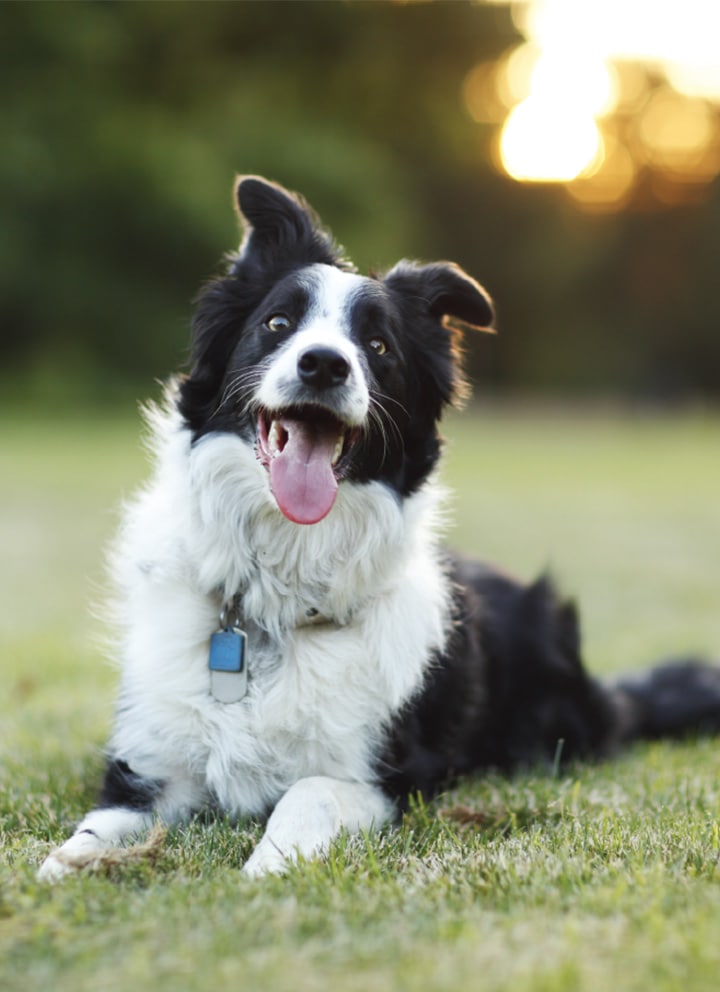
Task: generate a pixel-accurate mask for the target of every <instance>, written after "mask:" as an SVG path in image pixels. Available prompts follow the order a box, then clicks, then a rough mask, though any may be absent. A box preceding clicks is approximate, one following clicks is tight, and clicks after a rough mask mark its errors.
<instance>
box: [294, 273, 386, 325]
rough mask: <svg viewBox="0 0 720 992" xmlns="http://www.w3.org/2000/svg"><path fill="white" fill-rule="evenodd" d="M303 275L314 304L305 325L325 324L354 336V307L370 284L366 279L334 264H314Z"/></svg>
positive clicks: (311, 302)
mask: <svg viewBox="0 0 720 992" xmlns="http://www.w3.org/2000/svg"><path fill="white" fill-rule="evenodd" d="M303 275H304V276H305V277H306V278H307V285H308V288H309V290H310V305H309V307H308V311H307V314H306V316H305V320H304V321H303V324H305V323H307V322H312V323H315V322H322V323H326V322H327V323H328V324H332V326H333V327H334V328H335V329H336V330H337V331H339V332H340V333H341V334H344V335H345V336H346V337H349V336H350V322H351V313H352V306H353V303H354V302H355V299H356V298H357V297H358V296H359V295H360V293H361V292H362V291H363V289H366V288H367V287H368V285H373V283H372V281H371V280H370V279H368V278H367V277H366V276H359V275H357V274H356V273H354V272H343V270H342V269H338V268H336V267H335V266H334V265H311V266H308V268H307V269H306V270H305V272H304V273H303Z"/></svg>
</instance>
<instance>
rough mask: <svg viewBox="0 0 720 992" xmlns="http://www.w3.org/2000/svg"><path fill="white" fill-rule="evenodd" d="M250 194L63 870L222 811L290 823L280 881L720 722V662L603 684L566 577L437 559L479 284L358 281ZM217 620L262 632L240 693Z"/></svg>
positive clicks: (130, 526) (56, 866)
mask: <svg viewBox="0 0 720 992" xmlns="http://www.w3.org/2000/svg"><path fill="white" fill-rule="evenodd" d="M237 196H238V206H239V210H240V213H241V217H242V219H243V221H244V224H245V238H244V241H243V243H242V245H241V247H240V250H239V252H238V253H237V254H234V255H232V256H230V258H229V260H228V265H227V270H226V272H225V274H224V275H222V276H221V277H219V278H218V279H215V280H213V281H212V282H211V283H210V284H209V285H208V286H206V287H205V289H204V290H203V292H202V294H201V296H200V298H199V300H198V305H197V311H196V316H195V321H194V337H193V358H192V370H191V372H190V373H189V375H188V376H186V377H183V378H179V379H178V380H176V381H175V382H174V383H173V384H172V385H171V387H170V388H169V391H168V395H167V400H166V404H165V406H164V407H163V408H162V409H157V410H153V411H152V412H151V414H150V418H149V419H150V425H151V429H152V437H153V445H154V462H155V464H154V473H153V476H152V478H151V481H150V482H149V484H148V485H147V487H146V488H145V489H144V490H143V491H142V492H141V493H140V494H139V495H138V496H137V498H136V499H135V501H134V502H133V503H132V504H131V505H130V506H129V507H128V508H127V511H126V515H125V522H124V526H123V528H122V530H121V533H120V535H119V538H118V541H117V543H116V547H115V552H114V554H113V558H112V573H113V578H114V581H115V585H116V589H117V603H118V629H119V634H118V641H117V649H118V654H119V655H120V657H121V661H122V678H121V686H120V696H119V702H118V707H117V713H116V718H115V726H114V731H113V734H112V738H111V741H110V744H109V748H108V765H107V771H106V776H105V782H104V785H103V788H102V791H101V795H100V801H99V804H98V807H97V808H96V809H95V810H93V811H91V812H90V813H89V814H88V815H87V816H86V817H85V819H84V820H83V821H82V822H81V823H80V824H79V826H78V827H77V830H76V832H75V833H74V834H73V836H72V837H71V838H70V839H69V840H68V841H66V843H65V844H64V845H63V846H62V847H61V848H60V849H59V850H58V851H55V852H53V853H51V854H50V855H49V856H48V858H47V859H46V861H45V862H44V864H43V866H42V868H41V877H43V878H46V879H49V880H54V879H57V878H59V877H61V876H62V875H64V874H66V873H67V872H68V871H69V870H71V867H72V865H73V864H79V863H83V862H86V861H87V859H88V857H92V855H93V853H94V852H98V851H102V850H106V849H108V848H110V847H112V846H113V845H117V844H120V843H122V842H123V841H124V840H125V839H126V838H128V837H129V836H132V835H135V834H137V833H138V832H139V831H141V830H144V829H146V828H147V827H149V826H150V825H151V824H152V823H153V822H154V820H155V819H156V818H160V819H162V820H164V821H166V822H169V823H172V822H177V821H178V820H182V819H183V818H187V817H189V816H190V815H192V814H193V812H195V811H197V810H200V809H203V808H205V807H209V806H210V807H216V808H217V807H219V808H220V809H222V810H225V811H227V812H228V813H230V814H232V815H233V816H235V817H238V818H240V817H245V816H259V817H265V816H268V815H269V819H268V822H267V827H266V832H265V834H264V837H263V839H262V840H261V842H260V844H259V845H258V847H257V848H256V850H255V851H254V853H253V855H252V856H251V858H250V860H249V861H248V862H247V864H246V865H245V869H244V870H245V871H246V872H247V873H248V874H252V875H259V874H263V873H265V872H268V871H281V870H282V869H283V867H284V866H285V865H286V864H287V862H288V861H289V860H292V859H293V858H295V857H297V855H298V854H301V855H303V856H310V855H317V854H321V853H322V852H323V851H325V850H326V849H327V846H328V844H329V843H330V841H331V840H332V839H333V837H335V836H336V835H337V834H338V832H339V831H340V830H342V829H346V830H349V831H357V830H361V829H369V828H371V827H373V826H375V827H377V826H380V825H381V824H383V823H384V822H386V821H388V820H390V819H391V818H393V817H394V816H395V815H396V814H397V812H398V811H399V810H401V809H402V807H403V804H404V802H405V801H406V799H407V796H408V795H410V794H411V793H413V792H416V791H421V792H423V793H425V794H431V793H432V792H433V791H435V790H436V789H438V788H439V787H441V786H442V785H443V783H446V782H447V781H448V780H449V779H450V778H452V777H453V776H455V775H458V774H461V773H467V772H471V771H477V770H480V769H483V768H489V767H495V768H500V769H505V770H511V769H512V768H515V767H517V766H518V765H529V764H532V763H536V762H538V761H551V760H554V759H555V758H556V757H557V756H558V754H560V753H561V754H562V757H563V758H564V759H565V758H569V757H594V756H598V755H604V754H607V753H609V752H610V751H612V750H613V749H614V748H615V747H616V746H617V745H618V744H619V743H621V742H622V741H625V740H628V739H631V738H633V737H637V736H641V735H656V734H664V733H670V734H674V733H682V732H686V731H688V730H693V729H707V730H717V729H719V728H720V675H719V674H718V671H717V670H716V669H714V668H711V667H708V666H705V665H702V664H701V663H699V662H694V661H683V662H676V663H674V664H670V665H668V666H665V667H663V668H661V669H658V670H656V671H655V672H653V673H651V674H650V675H649V676H647V677H645V678H644V679H640V680H638V681H636V682H632V683H627V684H621V685H618V686H615V687H606V686H602V685H601V684H600V683H598V682H596V681H595V680H593V679H592V678H590V677H589V676H588V675H587V674H586V672H585V671H584V669H583V666H582V663H581V660H580V647H579V637H578V626H577V620H576V614H575V609H574V607H573V605H572V604H570V603H566V602H563V601H561V600H559V599H558V597H557V595H556V593H555V591H554V589H553V587H552V585H551V583H550V582H549V581H548V580H547V579H541V580H539V581H538V582H537V583H535V584H533V585H531V586H527V587H526V586H523V585H522V584H520V583H517V582H515V581H514V580H513V579H510V578H508V577H505V576H503V575H500V574H498V573H496V572H493V571H491V570H489V569H487V568H485V567H483V566H481V565H478V564H476V563H472V562H465V561H461V560H459V559H457V558H454V557H452V556H451V555H449V554H448V553H447V552H446V551H445V550H444V549H443V547H442V545H441V543H440V541H439V538H438V520H439V508H440V504H441V501H442V500H441V497H442V494H441V492H440V490H439V489H438V486H437V483H436V480H435V469H436V465H437V462H438V458H439V455H440V447H441V445H440V437H439V434H438V422H439V420H440V417H441V414H442V412H443V409H444V408H445V407H446V406H447V404H449V403H451V402H452V401H453V400H454V399H455V398H456V397H457V396H458V395H459V394H460V393H461V392H462V390H463V380H462V375H461V372H460V366H459V360H458V347H457V345H458V333H457V330H455V329H453V326H452V324H451V320H452V318H455V319H456V320H458V321H462V322H464V323H465V324H469V325H473V326H476V327H485V326H487V325H488V324H489V323H490V322H491V319H492V307H491V303H490V300H489V298H488V296H487V294H486V293H485V291H484V290H483V289H482V288H481V287H480V286H479V285H478V284H477V283H476V282H475V281H474V280H472V279H471V278H470V277H469V276H468V275H467V274H466V273H464V272H462V271H461V270H460V269H459V268H458V267H457V266H454V265H452V264H451V263H446V262H443V263H436V264H433V265H419V264H415V263H410V262H400V263H399V264H398V265H397V266H395V267H394V268H393V269H392V270H391V271H390V272H388V273H387V274H386V275H384V276H382V277H377V278H376V277H372V278H370V277H364V276H361V275H358V274H357V273H356V272H355V271H354V269H353V268H352V266H351V265H350V263H349V262H347V261H346V260H345V259H344V258H343V257H342V255H341V253H340V251H339V249H338V248H337V247H336V246H335V245H334V243H333V241H332V239H331V237H330V235H329V234H328V233H327V232H326V231H324V230H323V228H322V227H321V226H320V224H319V222H318V221H317V218H316V217H315V216H314V214H313V213H312V211H311V210H310V208H309V207H308V206H307V204H306V203H305V202H304V201H303V200H302V199H301V198H300V197H297V196H295V195H293V194H290V193H288V192H287V191H285V190H283V189H282V188H281V187H278V186H276V185H274V184H272V183H268V182H266V181H264V180H261V179H257V178H253V177H250V178H246V179H244V180H242V181H240V182H239V184H238V187H237ZM223 611H225V613H226V614H233V615H235V614H237V622H238V623H241V624H242V626H243V628H244V629H245V631H246V633H247V644H248V648H247V658H248V672H249V683H248V688H247V692H246V694H245V695H244V696H243V697H242V698H240V699H238V700H237V701H235V702H231V703H225V702H221V701H219V700H218V699H217V698H215V697H214V696H213V694H212V692H211V683H210V673H209V671H208V654H209V644H210V638H211V635H212V634H213V633H214V632H215V631H216V630H217V629H218V627H219V626H220V625H221V621H220V616H221V613H223ZM225 622H227V621H225Z"/></svg>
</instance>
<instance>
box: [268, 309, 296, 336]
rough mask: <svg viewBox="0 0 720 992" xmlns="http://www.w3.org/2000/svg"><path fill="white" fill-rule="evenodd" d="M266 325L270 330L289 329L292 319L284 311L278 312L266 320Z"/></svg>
mask: <svg viewBox="0 0 720 992" xmlns="http://www.w3.org/2000/svg"><path fill="white" fill-rule="evenodd" d="M265 326H266V327H267V329H268V330H269V331H274V332H276V333H277V332H278V331H289V330H290V319H289V318H288V317H286V316H285V314H283V313H276V314H274V315H273V316H272V317H269V318H268V320H266V321H265Z"/></svg>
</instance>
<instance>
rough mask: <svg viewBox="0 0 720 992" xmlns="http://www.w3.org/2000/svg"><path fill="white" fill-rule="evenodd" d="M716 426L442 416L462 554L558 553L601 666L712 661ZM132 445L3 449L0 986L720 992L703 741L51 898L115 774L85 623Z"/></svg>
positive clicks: (46, 431)
mask: <svg viewBox="0 0 720 992" xmlns="http://www.w3.org/2000/svg"><path fill="white" fill-rule="evenodd" d="M717 430H718V423H717V419H716V418H704V417H700V416H696V417H685V418H679V419H669V418H668V419H663V420H648V419H642V418H640V419H638V418H635V419H633V418H628V417H627V416H625V417H621V416H619V415H618V414H609V415H607V414H606V415H602V416H600V415H596V416H578V411H572V410H569V411H565V412H554V413H553V412H548V411H542V410H538V409H534V410H529V411H527V412H526V413H524V414H523V413H521V412H517V411H515V412H513V411H503V410H492V409H491V410H486V411H483V412H482V415H474V412H473V413H469V414H467V415H466V416H465V418H464V419H462V420H458V421H456V420H452V421H451V422H450V423H449V424H448V434H449V436H450V438H451V441H450V446H449V456H450V458H449V465H448V471H447V477H448V481H450V482H451V483H453V484H455V485H457V487H458V490H459V492H458V496H457V498H456V515H457V521H458V526H457V529H456V530H455V531H454V532H453V534H452V538H453V542H454V543H455V544H457V545H458V546H460V547H462V548H463V549H464V550H466V551H467V552H468V553H476V554H488V555H489V556H491V557H495V558H497V559H498V560H500V561H502V562H504V563H506V564H508V565H509V566H510V567H512V568H513V569H515V570H518V571H519V572H521V573H522V574H525V575H528V576H529V575H531V574H532V573H533V572H534V571H536V570H537V569H538V568H539V567H542V565H543V564H545V563H546V561H547V556H548V555H552V560H553V561H554V564H555V566H556V570H558V571H559V572H560V574H561V577H562V578H563V580H564V584H565V585H567V586H568V587H570V588H573V589H575V590H576V591H577V592H578V593H579V595H580V600H581V602H582V604H583V616H584V617H585V620H586V628H587V629H586V634H587V641H588V656H589V658H590V659H591V667H593V668H594V669H595V670H596V671H600V672H603V671H604V672H610V671H621V670H623V671H627V670H628V669H630V668H632V667H634V666H637V665H640V664H641V663H643V662H644V661H647V660H650V659H651V658H652V657H654V656H655V655H656V654H657V653H660V652H663V651H665V650H667V651H674V650H679V649H681V648H685V647H692V648H696V649H698V650H701V651H706V652H709V651H710V650H711V649H712V648H713V647H717V637H718V629H717V596H716V591H717V588H718V582H719V581H720V574H719V573H718V562H720V546H719V545H718V530H717V526H716V520H717V505H716V503H717V500H716V493H717V491H718V486H719V484H720V463H719V462H718V459H717V458H716V457H715V448H716V438H717ZM137 432H138V424H137V423H136V422H134V421H133V422H130V421H125V422H122V421H103V420H102V419H95V420H94V421H91V422H88V421H87V420H84V421H80V420H78V421H76V422H72V421H60V420H57V419H54V420H51V419H49V418H44V419H41V420H35V421H34V422H33V421H26V422H24V423H18V424H13V425H11V424H7V423H6V424H5V425H4V427H3V443H2V446H0V475H2V478H3V480H4V485H3V489H2V491H1V493H0V522H2V528H3V529H2V532H1V533H0V537H1V539H2V545H3V555H4V566H5V567H4V568H3V571H2V573H0V599H2V602H3V607H4V608H3V613H2V615H1V616H0V635H1V636H2V641H3V657H4V686H5V692H4V693H3V694H2V696H1V697H0V699H1V702H0V707H1V708H2V727H3V738H2V760H0V842H1V844H2V865H1V866H0V885H1V886H2V888H1V889H0V892H1V893H2V894H1V895H0V985H2V987H3V989H7V990H8V992H12V990H16V989H17V990H20V989H28V988H52V989H53V990H57V992H65V990H68V992H69V990H71V989H72V990H73V992H84V990H88V992H89V990H91V989H92V990H97V989H102V990H104V992H105V990H106V992H115V990H117V992H121V990H125V989H127V988H136V989H138V990H143V989H155V990H158V992H162V990H165V989H167V990H170V989H173V990H174V989H187V990H188V992H192V990H198V992H200V990H204V989H207V988H215V987H221V986H222V987H224V986H229V985H231V984H232V985H238V984H240V983H242V985H244V986H250V985H251V986H252V987H254V988H257V989H259V990H264V989H268V990H270V989H272V990H278V992H282V990H285V989H287V990H288V992H290V990H293V992H297V990H299V992H305V990H308V992H310V990H322V989H333V990H340V992H346V990H347V992H351V990H358V992H359V990H365V989H367V988H370V987H372V988H375V989H378V990H379V992H385V990H387V992H390V990H395V989H417V990H421V992H422V990H428V992H430V990H441V989H448V988H462V987H468V988H477V987H481V988H483V989H486V990H488V992H492V990H501V989H502V990H510V992H512V990H520V989H523V990H535V992H571V990H572V992H584V990H586V992H594V990H596V989H601V988H614V989H617V990H618V992H645V990H646V989H648V988H652V989H654V990H655V992H673V990H675V989H677V988H678V987H679V986H680V985H682V987H683V988H685V989H687V990H688V992H711V990H714V989H715V988H716V986H717V974H718V967H719V966H720V929H719V927H720V924H719V923H718V920H719V919H720V887H719V881H720V876H719V875H718V872H719V871H720V868H719V858H720V833H719V826H718V824H719V823H720V790H719V789H718V751H717V742H716V741H714V740H708V741H690V742H687V743H684V744H676V745H671V744H652V745H646V746H642V747H637V748H634V749H633V750H632V751H629V752H627V753H626V754H625V755H624V756H622V757H621V758H620V759H619V760H616V761H613V762H611V763H608V764H605V765H599V766H597V767H590V766H576V767H572V768H570V769H568V770H567V771H566V772H563V773H561V775H560V776H559V777H554V776H553V775H552V774H548V772H547V771H538V772H534V773H528V774H526V775H522V776H519V777H517V778H515V779H512V780H510V781H506V780H503V779H500V778H497V777H495V776H492V775H491V776H487V777H484V778H483V779H481V780H476V781H466V782H463V783H461V784H460V785H459V786H458V787H457V788H455V789H453V790H452V791H451V792H449V793H447V794H446V795H444V796H442V797H440V798H439V799H438V800H437V801H436V802H435V803H433V804H430V805H428V806H425V805H423V804H420V803H417V804H415V806H414V807H413V809H412V810H411V812H410V814H409V815H408V817H407V818H406V819H405V820H404V822H403V824H402V825H401V826H400V827H399V828H398V829H388V830H386V831H383V832H382V833H381V834H379V835H376V836H372V837H364V838H356V839H348V838H344V839H342V840H341V841H340V842H338V843H337V844H336V845H335V846H334V848H333V850H332V852H331V855H330V857H329V858H328V859H326V860H325V861H324V862H320V863H317V864H315V863H307V864H303V865H300V866H299V867H298V868H297V869H296V870H294V871H292V872H291V874H290V875H289V877H287V878H284V879H267V880H264V881H261V882H251V881H248V880H245V879H243V878H242V877H241V876H240V875H239V873H238V868H239V866H240V864H241V863H242V861H243V859H244V858H245V857H246V856H247V854H248V852H249V850H250V848H251V846H252V844H253V843H254V841H255V840H256V839H257V836H258V828H257V826H255V825H240V826H234V825H232V824H230V823H228V822H226V821H225V820H223V819H222V818H220V819H215V820H213V819H210V820H207V821H203V820H198V821H194V822H192V823H191V824H189V825H188V826H185V827H181V828H177V829H175V830H173V831H171V832H170V834H169V836H168V837H167V839H166V841H165V845H164V847H163V848H162V850H161V851H160V852H159V854H158V853H157V852H156V854H157V857H156V859H155V860H154V862H153V861H151V860H148V861H142V860H137V859H136V860H134V861H130V862H127V863H119V864H117V865H116V866H114V867H113V868H112V869H111V870H109V871H108V872H107V873H103V874H99V875H87V876H81V877H79V878H76V879H72V880H70V881H68V882H67V883H66V884H63V885H60V886H58V887H56V888H53V889H50V888H46V887H43V886H40V885H39V884H38V883H37V882H36V881H35V879H34V869H35V866H36V864H37V862H38V860H39V859H40V858H41V857H42V856H43V854H44V852H45V851H46V850H47V848H48V845H49V844H51V843H54V842H57V841H59V840H60V839H61V838H62V837H64V836H65V835H66V833H67V831H68V830H69V829H70V828H71V825H72V823H73V821H74V820H76V818H77V817H79V816H80V815H81V814H82V812H83V811H84V810H85V809H87V807H88V804H89V803H90V802H91V801H92V796H93V794H94V791H95V788H96V785H97V782H98V780H99V776H100V773H101V764H102V757H101V753H100V748H101V746H102V743H103V741H104V739H105V736H106V733H107V726H108V722H109V719H110V707H111V700H112V693H113V684H114V681H115V673H114V672H112V671H111V670H110V669H109V668H107V667H106V666H105V665H104V664H103V663H102V661H101V659H100V654H99V652H98V650H97V649H96V648H95V647H94V646H93V644H92V637H91V635H92V633H93V632H94V631H95V630H96V629H97V623H96V622H92V623H91V622H90V621H88V620H86V619H85V617H86V612H85V607H86V601H87V600H88V599H89V598H90V599H96V600H98V601H99V600H100V599H101V597H100V596H99V594H98V593H97V588H96V587H97V586H98V584H99V577H100V572H99V546H100V545H101V543H102V541H103V540H104V538H105V537H106V536H107V534H108V532H109V531H110V530H111V529H112V527H113V515H112V514H110V513H109V512H108V509H107V508H108V507H109V506H110V505H111V504H113V503H114V502H115V501H116V499H117V498H118V496H119V495H120V494H122V493H124V494H125V495H127V493H128V490H129V487H131V486H132V485H133V484H134V483H135V481H136V480H137V479H139V478H140V477H141V476H142V474H143V473H144V468H143V465H142V456H141V453H140V450H139V447H138V445H137V439H136V436H137ZM689 479H692V480H693V485H692V486H690V485H688V484H687V480H689ZM87 576H90V577H91V581H89V580H88V578H87Z"/></svg>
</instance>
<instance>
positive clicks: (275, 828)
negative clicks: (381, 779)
mask: <svg viewBox="0 0 720 992" xmlns="http://www.w3.org/2000/svg"><path fill="white" fill-rule="evenodd" d="M393 813H394V805H393V803H392V801H391V800H390V799H388V798H387V796H385V795H384V794H383V793H382V792H381V791H380V789H378V788H377V787H376V786H373V785H369V784H367V783H364V782H343V781H340V780H339V779H334V778H325V777H320V776H318V777H314V778H303V779H300V781H299V782H296V783H295V785H293V786H291V787H290V789H288V791H287V792H286V793H285V795H284V796H283V797H282V799H281V800H280V802H279V803H278V804H277V806H276V807H275V810H274V811H273V814H272V816H271V817H270V819H269V820H268V824H267V828H266V830H265V834H264V836H263V838H262V840H261V841H260V843H259V844H258V846H257V847H256V848H255V851H254V852H253V854H252V855H251V857H250V858H249V860H248V861H247V862H246V864H245V866H244V868H243V872H244V874H246V875H249V876H251V877H253V878H255V877H258V876H260V875H265V874H268V873H281V872H282V871H283V870H284V869H285V868H286V867H287V865H288V863H290V862H292V861H294V860H296V859H297V857H298V856H302V857H305V858H307V857H311V856H313V855H317V854H323V853H324V852H325V851H327V849H328V847H329V845H330V842H331V841H332V840H333V838H334V837H337V836H338V834H339V833H340V832H341V830H348V831H350V832H351V833H356V832H357V831H359V830H367V829H369V828H370V827H379V826H381V825H382V824H383V823H385V822H386V821H387V820H389V819H390V817H391V816H392V815H393Z"/></svg>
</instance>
